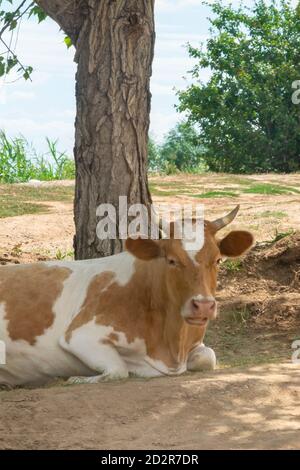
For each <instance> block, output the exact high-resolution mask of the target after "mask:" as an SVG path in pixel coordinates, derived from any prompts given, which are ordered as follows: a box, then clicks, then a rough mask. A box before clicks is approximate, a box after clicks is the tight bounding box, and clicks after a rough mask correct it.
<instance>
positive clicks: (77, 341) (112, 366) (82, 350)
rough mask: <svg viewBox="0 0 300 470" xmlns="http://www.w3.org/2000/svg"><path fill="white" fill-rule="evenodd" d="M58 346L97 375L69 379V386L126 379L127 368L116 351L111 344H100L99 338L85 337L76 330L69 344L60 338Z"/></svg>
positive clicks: (63, 338) (83, 333)
mask: <svg viewBox="0 0 300 470" xmlns="http://www.w3.org/2000/svg"><path fill="white" fill-rule="evenodd" d="M60 345H61V347H62V348H63V349H65V350H66V351H68V352H69V353H71V354H73V355H74V356H76V357H77V358H78V359H80V361H82V362H83V363H84V364H85V365H86V366H87V367H88V368H89V369H91V370H93V371H95V372H96V373H97V374H96V375H94V376H90V377H70V378H69V380H68V383H70V384H74V383H98V382H103V381H108V380H120V379H125V378H127V377H128V369H127V366H126V364H125V362H124V361H123V359H122V357H121V356H120V354H119V353H118V351H117V350H116V349H115V348H114V346H112V345H111V344H105V343H104V342H101V340H99V338H97V339H96V338H95V337H94V338H93V337H87V336H86V334H85V332H82V334H81V332H80V331H79V330H78V331H77V332H76V333H75V334H73V335H72V338H71V339H70V341H69V342H67V341H66V340H65V337H62V338H61V340H60Z"/></svg>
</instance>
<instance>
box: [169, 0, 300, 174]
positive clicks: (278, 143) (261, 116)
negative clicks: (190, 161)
mask: <svg viewBox="0 0 300 470" xmlns="http://www.w3.org/2000/svg"><path fill="white" fill-rule="evenodd" d="M210 6H211V9H212V13H213V15H212V18H211V19H210V22H211V30H210V38H209V40H208V41H207V43H206V44H205V45H202V47H200V48H195V47H192V46H191V45H189V46H188V51H189V55H190V56H191V57H193V58H195V59H197V64H196V66H195V67H194V68H193V70H192V72H191V73H192V77H193V79H194V83H193V84H192V85H191V86H189V87H188V88H187V89H186V90H184V91H180V92H179V93H178V96H179V106H178V110H179V111H184V112H185V113H187V115H188V117H189V120H190V122H193V123H197V124H198V125H199V126H200V135H199V139H200V142H201V143H202V144H203V145H204V146H205V148H206V153H205V160H206V163H207V165H208V167H209V169H210V170H212V171H224V172H242V173H250V172H264V171H282V172H291V171H295V170H299V169H300V132H299V130H300V127H299V126H300V106H296V105H295V104H293V102H292V93H293V89H292V84H293V82H294V81H295V80H297V79H299V78H300V62H299V50H300V8H299V6H298V7H297V8H294V7H293V6H292V5H291V2H290V1H289V0H271V1H265V0H258V1H256V2H255V4H254V6H253V7H252V8H247V7H245V6H242V5H240V6H239V7H238V8H235V7H233V6H232V5H229V6H228V5H224V4H223V3H222V2H221V1H215V2H214V3H213V4H212V5H210ZM207 68H208V69H210V71H211V76H210V79H209V80H208V82H207V83H203V82H201V80H200V78H201V73H202V70H203V69H207Z"/></svg>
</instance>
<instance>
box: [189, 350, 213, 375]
mask: <svg viewBox="0 0 300 470" xmlns="http://www.w3.org/2000/svg"><path fill="white" fill-rule="evenodd" d="M216 365H217V358H216V354H215V351H214V350H213V349H211V348H207V347H206V346H201V347H200V348H198V349H197V353H196V354H194V355H193V357H192V358H191V361H190V362H189V365H188V369H189V370H192V371H209V370H214V369H215V368H216Z"/></svg>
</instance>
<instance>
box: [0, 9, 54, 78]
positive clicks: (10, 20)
mask: <svg viewBox="0 0 300 470" xmlns="http://www.w3.org/2000/svg"><path fill="white" fill-rule="evenodd" d="M26 16H27V17H28V18H29V17H30V16H35V17H36V18H37V20H38V22H39V23H40V22H41V21H43V20H44V19H45V18H46V16H47V15H46V14H45V12H44V11H43V10H42V9H41V8H40V7H39V6H38V5H37V4H36V3H35V2H32V1H28V0H19V1H18V2H16V1H15V0H0V42H1V44H2V47H4V48H5V51H4V52H3V53H2V54H0V77H2V76H3V75H7V74H8V73H9V72H11V71H12V70H15V71H16V72H17V74H18V75H19V76H23V78H24V79H25V80H28V79H31V78H30V77H31V74H32V71H33V68H32V67H31V66H30V65H23V63H22V62H21V61H20V60H19V58H18V56H17V55H16V54H15V51H14V48H12V43H13V39H14V37H15V38H16V40H17V38H18V31H19V27H20V24H21V21H22V18H23V17H26ZM4 33H6V34H7V33H9V34H10V39H9V40H8V41H7V40H4V38H3V35H4Z"/></svg>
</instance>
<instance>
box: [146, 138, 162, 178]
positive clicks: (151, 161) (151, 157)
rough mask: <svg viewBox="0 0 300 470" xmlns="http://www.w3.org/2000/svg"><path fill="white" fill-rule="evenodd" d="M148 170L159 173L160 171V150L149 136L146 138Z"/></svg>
mask: <svg viewBox="0 0 300 470" xmlns="http://www.w3.org/2000/svg"><path fill="white" fill-rule="evenodd" d="M148 168H149V170H150V171H160V170H161V169H162V161H161V154H160V148H159V145H158V144H157V143H156V142H155V139H154V138H153V137H151V136H149V138H148Z"/></svg>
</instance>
